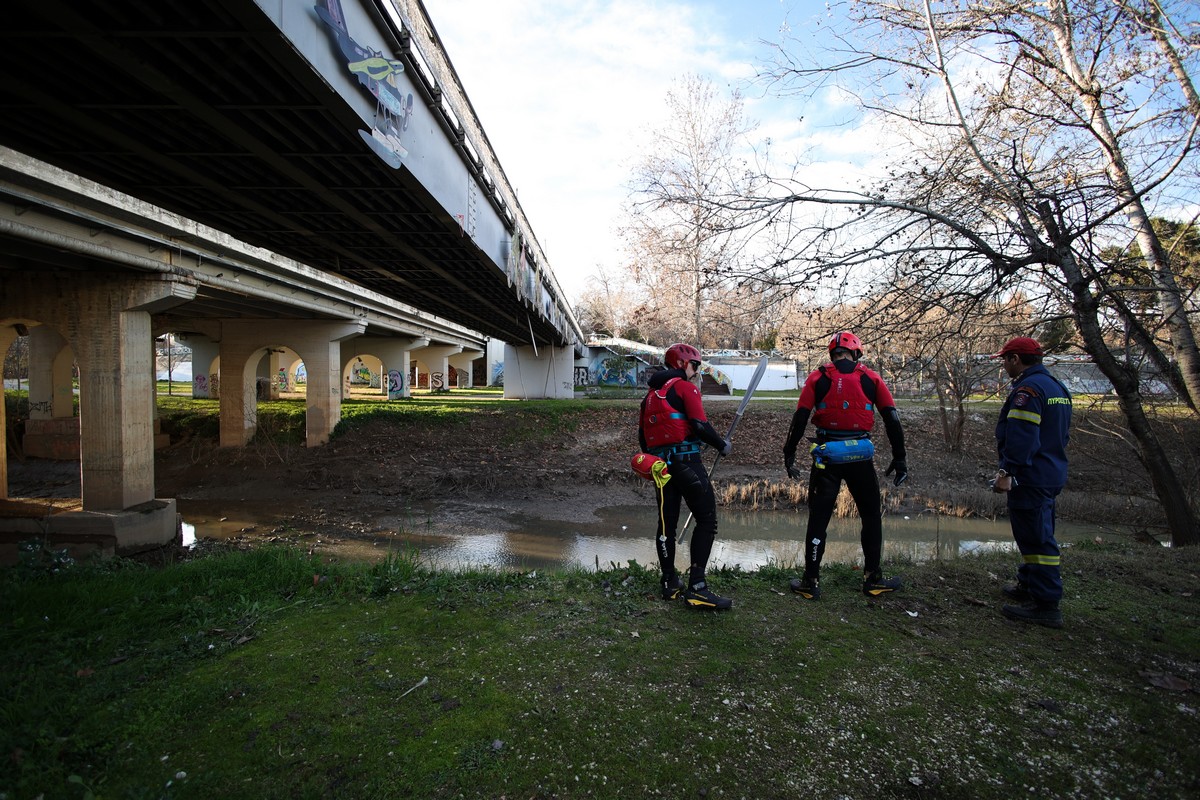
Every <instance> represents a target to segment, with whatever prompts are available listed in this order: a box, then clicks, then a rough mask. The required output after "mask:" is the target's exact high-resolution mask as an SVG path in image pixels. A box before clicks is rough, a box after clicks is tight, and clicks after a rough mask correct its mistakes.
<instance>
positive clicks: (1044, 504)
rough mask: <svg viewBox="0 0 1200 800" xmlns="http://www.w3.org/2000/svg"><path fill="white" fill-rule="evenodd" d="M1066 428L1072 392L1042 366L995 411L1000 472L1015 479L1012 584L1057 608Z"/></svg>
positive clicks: (1011, 514) (1017, 381) (1019, 383)
mask: <svg viewBox="0 0 1200 800" xmlns="http://www.w3.org/2000/svg"><path fill="white" fill-rule="evenodd" d="M1070 428H1071V393H1070V392H1068V391H1067V389H1066V387H1065V386H1063V385H1062V384H1061V383H1059V382H1058V380H1057V379H1056V378H1055V377H1054V376H1053V375H1051V374H1050V373H1049V372H1048V371H1047V370H1046V368H1045V367H1044V366H1042V365H1041V364H1032V365H1030V366H1029V367H1027V368H1026V369H1025V371H1024V372H1022V373H1021V374H1020V375H1018V376H1017V378H1016V379H1015V380H1014V381H1013V388H1012V391H1011V392H1010V393H1009V395H1008V399H1007V400H1005V401H1004V407H1003V408H1001V409H1000V421H999V422H998V423H997V424H996V445H997V449H998V451H999V456H1000V465H999V466H1000V469H1003V470H1005V471H1007V472H1008V474H1009V475H1012V476H1013V478H1014V480H1013V488H1012V491H1010V492H1009V493H1008V516H1009V521H1010V523H1011V524H1012V532H1013V538H1014V539H1015V540H1016V542H1017V549H1018V550H1020V552H1021V559H1022V563H1021V566H1020V568H1018V570H1017V583H1018V584H1020V585H1022V586H1024V587H1025V588H1026V589H1027V590H1028V592H1029V594H1030V596H1031V597H1033V599H1034V601H1035V602H1036V603H1037V604H1038V606H1041V607H1057V606H1058V602H1059V600H1060V599H1061V598H1062V594H1063V589H1062V574H1061V572H1060V571H1059V549H1058V542H1057V541H1055V539H1054V504H1055V498H1057V497H1058V493H1059V492H1061V491H1062V488H1063V486H1065V485H1066V483H1067V442H1068V441H1069V439H1070Z"/></svg>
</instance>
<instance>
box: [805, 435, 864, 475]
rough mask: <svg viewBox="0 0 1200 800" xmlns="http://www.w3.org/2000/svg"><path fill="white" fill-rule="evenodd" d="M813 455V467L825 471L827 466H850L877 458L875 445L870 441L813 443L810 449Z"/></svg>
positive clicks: (847, 440) (833, 440) (852, 440)
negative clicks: (856, 462)
mask: <svg viewBox="0 0 1200 800" xmlns="http://www.w3.org/2000/svg"><path fill="white" fill-rule="evenodd" d="M808 452H809V453H811V454H812V457H813V465H814V466H815V467H816V468H817V469H825V465H826V464H850V463H853V462H855V461H870V460H871V459H873V458H874V457H875V445H874V443H872V442H871V440H870V439H868V438H866V437H863V438H860V439H832V440H830V441H827V442H813V445H812V447H810V448H808Z"/></svg>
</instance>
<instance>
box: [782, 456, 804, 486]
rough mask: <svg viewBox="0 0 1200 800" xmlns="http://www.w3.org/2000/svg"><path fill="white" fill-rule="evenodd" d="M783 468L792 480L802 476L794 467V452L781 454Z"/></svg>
mask: <svg viewBox="0 0 1200 800" xmlns="http://www.w3.org/2000/svg"><path fill="white" fill-rule="evenodd" d="M783 468H784V470H786V471H787V474H788V477H789V478H792V479H793V480H800V478H802V477H803V475H802V474H801V472H800V470H798V469H796V453H795V452H794V451H793V452H791V453H784V454H783Z"/></svg>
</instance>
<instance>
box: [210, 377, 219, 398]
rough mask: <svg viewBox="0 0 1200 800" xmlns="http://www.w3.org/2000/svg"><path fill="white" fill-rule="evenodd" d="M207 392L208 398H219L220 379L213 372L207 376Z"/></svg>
mask: <svg viewBox="0 0 1200 800" xmlns="http://www.w3.org/2000/svg"><path fill="white" fill-rule="evenodd" d="M208 391H209V395H208V396H209V397H220V396H221V378H220V376H219V375H217V373H215V372H214V373H212V374H211V375H209V376H208Z"/></svg>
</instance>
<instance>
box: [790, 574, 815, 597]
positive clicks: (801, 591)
mask: <svg viewBox="0 0 1200 800" xmlns="http://www.w3.org/2000/svg"><path fill="white" fill-rule="evenodd" d="M788 586H789V587H790V588H791V590H792V591H793V592H795V593H796V594H798V595H800V596H801V597H803V598H804V599H805V600H820V599H821V582H820V581H818V580H817V579H816V578H810V577H808V576H807V575H805V576H804V577H803V578H792V580H791V582H790V583H789V584H788Z"/></svg>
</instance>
